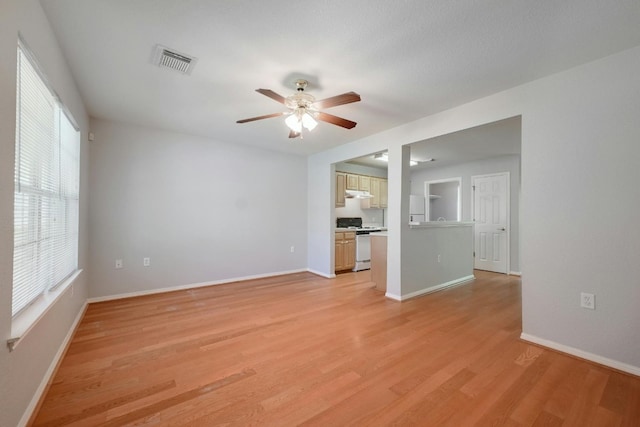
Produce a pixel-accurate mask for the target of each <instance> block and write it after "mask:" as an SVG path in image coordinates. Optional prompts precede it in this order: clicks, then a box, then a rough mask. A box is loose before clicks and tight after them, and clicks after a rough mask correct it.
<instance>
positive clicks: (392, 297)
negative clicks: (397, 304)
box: [384, 292, 402, 301]
mask: <svg viewBox="0 0 640 427" xmlns="http://www.w3.org/2000/svg"><path fill="white" fill-rule="evenodd" d="M384 296H385V297H387V298H389V299H392V300H395V301H402V297H401V296H400V295H396V294H391V293H389V292H386V293H385V294H384Z"/></svg>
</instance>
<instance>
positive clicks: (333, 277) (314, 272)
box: [307, 268, 336, 279]
mask: <svg viewBox="0 0 640 427" xmlns="http://www.w3.org/2000/svg"><path fill="white" fill-rule="evenodd" d="M307 271H308V272H309V273H312V274H315V275H316V276H320V277H324V278H326V279H335V278H336V275H335V274H325V273H322V272H320V271H317V270H314V269H312V268H307Z"/></svg>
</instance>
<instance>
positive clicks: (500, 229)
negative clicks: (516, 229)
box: [498, 227, 507, 231]
mask: <svg viewBox="0 0 640 427" xmlns="http://www.w3.org/2000/svg"><path fill="white" fill-rule="evenodd" d="M498 231H507V229H506V228H504V227H502V228H498Z"/></svg>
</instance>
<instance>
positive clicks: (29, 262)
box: [12, 46, 80, 316]
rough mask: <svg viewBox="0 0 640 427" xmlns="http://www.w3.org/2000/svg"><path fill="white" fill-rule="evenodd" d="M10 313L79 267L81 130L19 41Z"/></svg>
mask: <svg viewBox="0 0 640 427" xmlns="http://www.w3.org/2000/svg"><path fill="white" fill-rule="evenodd" d="M17 74H18V82H17V103H16V104H17V105H16V109H17V111H16V113H17V114H16V168H15V199H14V200H15V201H14V251H13V298H12V315H13V316H15V315H16V314H18V313H19V312H20V311H21V310H23V309H24V308H25V307H27V306H28V305H29V304H30V303H31V302H33V301H34V300H35V299H36V298H38V297H39V296H40V295H42V294H43V293H44V292H47V291H49V290H51V289H53V288H55V287H56V286H57V285H59V284H60V283H61V282H63V281H64V280H65V279H66V278H67V277H68V276H70V275H71V274H72V273H73V272H74V271H76V270H77V268H78V219H79V216H78V211H79V154H80V132H78V131H77V130H76V128H75V127H74V125H73V123H72V121H71V120H70V119H69V117H67V115H66V114H65V111H64V109H63V106H62V105H61V104H60V102H59V101H58V99H57V97H56V96H55V95H54V93H53V92H52V91H51V90H49V87H48V86H47V84H46V83H45V82H44V81H43V79H42V78H41V75H40V74H39V72H38V70H37V69H36V67H35V66H34V64H33V63H32V62H31V61H30V59H29V57H28V56H27V54H26V52H25V51H24V49H23V48H22V47H21V46H18V73H17Z"/></svg>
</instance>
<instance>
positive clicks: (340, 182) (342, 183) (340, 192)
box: [336, 172, 347, 208]
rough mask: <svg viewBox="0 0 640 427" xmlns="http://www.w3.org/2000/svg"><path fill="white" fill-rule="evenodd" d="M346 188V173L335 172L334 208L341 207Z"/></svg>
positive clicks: (343, 204)
mask: <svg viewBox="0 0 640 427" xmlns="http://www.w3.org/2000/svg"><path fill="white" fill-rule="evenodd" d="M346 189H347V174H346V173H342V172H336V208H343V207H344V206H345V203H344V192H345V191H346Z"/></svg>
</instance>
